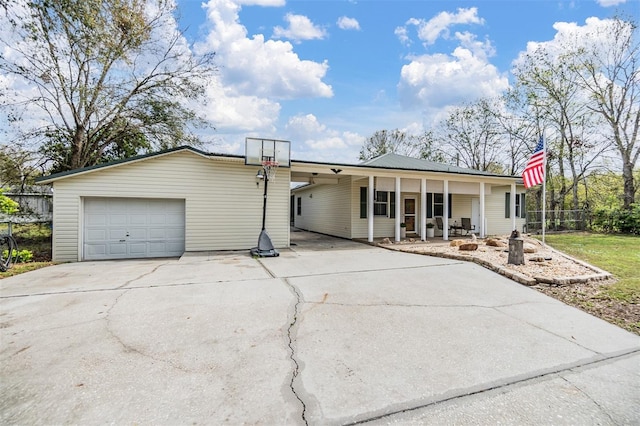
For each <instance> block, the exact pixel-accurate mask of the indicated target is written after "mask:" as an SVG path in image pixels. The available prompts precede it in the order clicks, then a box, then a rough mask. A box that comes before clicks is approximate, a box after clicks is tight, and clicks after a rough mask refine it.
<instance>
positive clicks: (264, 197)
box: [262, 166, 269, 231]
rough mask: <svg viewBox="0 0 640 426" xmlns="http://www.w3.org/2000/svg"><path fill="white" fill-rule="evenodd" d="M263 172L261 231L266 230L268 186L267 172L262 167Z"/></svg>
mask: <svg viewBox="0 0 640 426" xmlns="http://www.w3.org/2000/svg"><path fill="white" fill-rule="evenodd" d="M262 170H263V172H264V195H263V200H262V230H263V231H264V230H266V229H267V185H268V184H269V171H268V170H267V169H266V168H265V167H264V166H262Z"/></svg>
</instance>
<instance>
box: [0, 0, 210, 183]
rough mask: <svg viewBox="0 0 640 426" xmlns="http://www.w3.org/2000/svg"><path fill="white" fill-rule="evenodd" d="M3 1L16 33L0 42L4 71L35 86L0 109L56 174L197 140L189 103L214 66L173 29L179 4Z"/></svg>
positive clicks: (10, 96)
mask: <svg viewBox="0 0 640 426" xmlns="http://www.w3.org/2000/svg"><path fill="white" fill-rule="evenodd" d="M3 6H4V7H5V10H6V13H4V14H3V16H2V18H0V22H1V23H2V25H5V26H11V27H12V28H13V30H14V37H13V38H12V39H8V40H2V41H1V43H2V46H1V47H2V49H0V51H2V53H1V56H0V70H1V71H2V72H4V73H6V74H9V75H12V76H14V77H16V78H17V80H18V81H19V82H21V83H23V84H24V85H26V86H28V87H30V88H32V89H33V90H31V91H29V92H27V91H25V90H13V91H9V92H7V93H5V94H4V95H2V98H1V99H2V101H1V105H2V106H3V107H4V108H5V109H7V110H8V111H9V112H8V116H9V120H10V121H11V122H12V123H13V124H14V126H15V127H17V128H20V129H21V130H22V131H23V134H22V136H23V137H24V138H25V139H26V140H30V141H38V143H39V144H40V145H41V152H42V153H45V154H46V155H48V156H49V158H50V159H51V160H53V161H54V166H53V167H54V171H61V170H67V169H73V168H79V167H84V166H89V165H93V164H96V163H99V162H103V161H107V160H110V159H112V158H121V157H123V156H129V155H132V154H136V153H140V152H145V151H148V150H151V149H161V148H167V147H171V146H176V145H179V144H197V143H198V139H197V138H196V136H195V135H194V133H193V131H192V130H193V128H192V127H190V126H193V125H198V124H202V122H200V121H198V120H197V117H196V114H195V113H194V111H193V106H192V105H196V102H197V101H198V100H199V99H200V97H201V96H202V95H203V94H204V88H205V84H206V81H207V78H208V76H209V75H210V74H211V73H212V72H213V71H214V70H215V69H214V67H213V65H212V56H211V55H207V56H202V57H195V56H194V55H192V53H191V51H190V49H189V47H188V46H187V45H186V43H185V40H184V37H183V36H182V34H181V33H180V32H179V31H177V30H176V29H175V20H174V17H173V12H174V7H175V2H174V1H172V0H156V1H153V2H152V1H146V0H7V1H5V3H4V4H3ZM26 93H29V94H28V95H27V94H26ZM190 103H191V104H190ZM34 117H36V118H38V117H41V119H38V120H35V122H34ZM42 141H44V142H43V143H42Z"/></svg>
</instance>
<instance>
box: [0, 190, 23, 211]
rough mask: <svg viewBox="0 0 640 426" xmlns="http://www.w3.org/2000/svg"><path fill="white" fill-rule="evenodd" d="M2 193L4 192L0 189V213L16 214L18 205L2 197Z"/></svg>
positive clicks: (4, 196)
mask: <svg viewBox="0 0 640 426" xmlns="http://www.w3.org/2000/svg"><path fill="white" fill-rule="evenodd" d="M3 192H4V191H3V190H2V189H0V213H4V214H14V213H16V212H17V211H18V208H19V207H20V205H19V204H18V203H16V202H15V201H13V200H12V199H11V198H9V197H7V196H6V195H4V193H3Z"/></svg>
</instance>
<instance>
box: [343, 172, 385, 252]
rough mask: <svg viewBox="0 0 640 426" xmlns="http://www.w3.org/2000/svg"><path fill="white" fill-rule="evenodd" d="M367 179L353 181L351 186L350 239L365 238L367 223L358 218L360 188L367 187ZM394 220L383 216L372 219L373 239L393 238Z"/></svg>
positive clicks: (366, 220)
mask: <svg viewBox="0 0 640 426" xmlns="http://www.w3.org/2000/svg"><path fill="white" fill-rule="evenodd" d="M368 184H369V181H368V178H364V179H357V180H354V181H353V183H352V184H351V193H352V194H353V196H352V197H351V238H365V239H366V238H367V234H368V225H367V224H368V222H369V220H368V219H366V218H360V187H367V186H368ZM394 236H395V219H392V218H390V217H383V216H374V218H373V237H374V238H384V237H389V238H394Z"/></svg>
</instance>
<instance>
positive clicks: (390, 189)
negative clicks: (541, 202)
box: [38, 147, 524, 262]
mask: <svg viewBox="0 0 640 426" xmlns="http://www.w3.org/2000/svg"><path fill="white" fill-rule="evenodd" d="M259 169H260V167H259V166H251V165H247V164H245V157H244V156H241V155H228V154H212V153H206V152H203V151H200V150H197V149H194V148H191V147H179V148H174V149H169V150H165V151H161V152H158V153H154V154H148V155H141V156H136V157H132V158H128V159H125V160H120V161H115V162H111V163H106V164H100V165H97V166H93V167H87V168H82V169H78V170H72V171H69V172H63V173H58V174H53V175H50V176H45V177H42V178H40V179H38V183H40V184H51V185H52V186H53V260H54V261H59V262H60V261H82V260H101V259H121V258H145V257H172V256H180V255H182V254H183V253H184V252H195V251H210V250H245V249H246V250H249V249H250V248H252V247H255V246H256V245H257V242H258V237H259V234H260V231H261V229H262V207H263V201H264V196H263V189H264V186H263V185H264V180H261V179H258V178H257V176H256V175H257V172H258V170H259ZM292 182H299V183H300V182H301V183H306V185H304V186H302V187H298V188H296V189H294V190H291V183H292ZM521 185H522V184H521V180H520V178H518V177H513V176H499V175H495V174H490V173H485V172H479V171H474V170H469V169H464V168H460V167H454V166H447V165H442V164H437V163H432V162H428V161H424V160H418V159H414V158H408V157H403V156H399V155H395V154H386V155H384V156H381V157H378V158H376V159H373V160H371V161H368V162H365V163H361V164H341V163H321V162H312V161H297V160H292V161H291V167H290V168H285V167H281V168H280V169H279V170H278V171H277V175H276V177H275V179H274V180H273V181H269V184H268V197H267V200H268V201H267V210H266V226H265V228H266V229H267V231H268V233H269V236H270V237H271V241H272V242H273V245H274V246H275V247H276V248H285V247H288V246H289V244H290V234H289V232H290V225H291V215H290V213H291V209H293V218H294V224H295V226H297V227H300V228H302V229H307V230H311V231H316V232H321V233H325V234H329V235H335V236H339V237H344V238H352V239H355V238H364V239H368V240H369V241H373V239H374V238H378V237H391V238H394V239H396V240H398V239H400V224H401V223H405V224H407V232H408V233H409V234H411V233H414V234H415V235H416V236H418V237H419V238H422V239H424V238H426V234H425V229H426V223H427V222H433V221H435V218H436V217H442V221H443V229H442V230H441V232H440V234H439V235H440V236H441V238H443V239H445V240H446V239H448V238H449V226H451V225H453V224H456V223H457V224H460V223H461V220H462V218H463V217H465V218H471V219H472V221H473V224H474V225H475V229H476V232H477V233H478V234H479V235H480V236H484V235H487V234H505V233H509V232H511V231H512V230H513V229H515V228H518V229H521V228H522V225H523V224H524V219H523V217H524V211H523V210H524V208H523V206H524V188H523V187H522V186H521ZM292 200H293V202H292ZM444 212H447V213H448V214H444Z"/></svg>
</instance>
